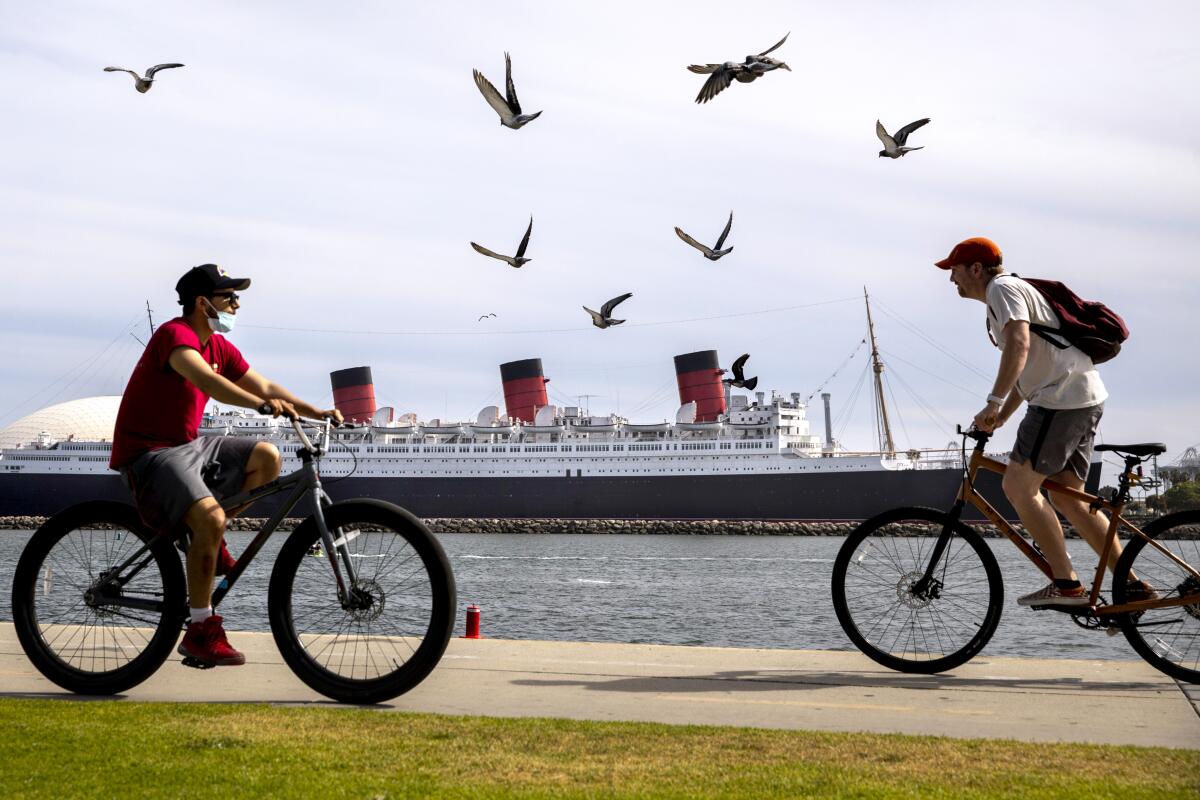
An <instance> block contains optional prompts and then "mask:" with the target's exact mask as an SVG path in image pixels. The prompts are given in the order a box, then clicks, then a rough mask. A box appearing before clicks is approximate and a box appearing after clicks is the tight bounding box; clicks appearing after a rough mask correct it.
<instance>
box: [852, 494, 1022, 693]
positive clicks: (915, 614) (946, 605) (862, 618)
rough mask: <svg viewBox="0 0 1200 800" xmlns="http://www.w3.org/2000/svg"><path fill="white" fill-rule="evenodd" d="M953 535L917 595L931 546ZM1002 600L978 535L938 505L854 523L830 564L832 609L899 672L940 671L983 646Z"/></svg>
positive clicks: (992, 562)
mask: <svg viewBox="0 0 1200 800" xmlns="http://www.w3.org/2000/svg"><path fill="white" fill-rule="evenodd" d="M946 525H949V526H950V528H951V530H952V532H953V535H952V536H951V538H950V541H949V542H948V543H947V545H946V549H945V551H944V552H943V553H942V557H941V559H940V561H939V563H937V564H936V565H934V570H933V581H932V582H931V584H930V586H929V587H928V588H927V589H926V590H925V591H924V592H922V593H920V594H917V593H915V592H914V591H913V587H914V585H915V584H916V583H917V582H918V581H919V580H920V579H921V577H922V576H923V575H924V574H925V572H926V569H927V568H928V566H929V561H930V559H931V558H932V554H933V549H934V544H935V543H936V542H937V539H938V536H939V535H940V534H941V532H942V528H943V527H944V526H946ZM1003 603H1004V583H1003V580H1002V578H1001V577H1000V568H999V566H997V564H996V558H995V556H993V555H992V551H991V550H989V549H988V546H987V545H986V544H985V543H984V541H983V539H982V538H981V537H980V536H979V534H978V533H977V532H976V531H975V530H974V529H972V528H971V527H969V526H968V525H966V524H964V523H963V522H961V521H958V520H951V519H950V517H949V515H947V514H946V513H945V512H944V511H938V510H937V509H932V508H897V509H894V510H892V511H886V512H884V513H883V514H880V515H878V516H876V517H873V518H871V519H869V520H867V521H866V522H864V523H862V524H861V525H859V526H858V527H857V528H855V529H854V531H853V532H852V533H851V534H850V535H849V537H847V539H846V542H845V544H843V545H842V548H841V550H840V551H838V557H837V560H836V561H835V562H834V565H833V607H834V610H835V611H836V612H837V618H838V622H840V623H841V625H842V630H844V631H845V632H846V635H847V636H849V637H850V640H851V641H852V642H854V644H855V645H856V646H857V647H858V649H859V650H861V651H862V652H863V654H864V655H866V656H868V657H869V658H871V659H872V660H874V661H876V662H878V663H880V664H882V665H883V666H885V667H888V668H889V669H894V670H899V671H901V672H921V673H931V672H943V671H945V670H948V669H953V668H954V667H957V666H959V665H961V664H964V663H966V662H967V661H968V660H970V659H971V658H972V657H973V656H974V655H975V654H976V653H978V652H979V651H980V650H982V649H983V646H984V645H985V644H987V642H988V640H989V639H991V638H992V634H993V633H995V631H996V626H997V625H998V624H999V623H1000V611H1001V607H1002V605H1003Z"/></svg>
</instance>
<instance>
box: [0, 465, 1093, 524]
mask: <svg viewBox="0 0 1200 800" xmlns="http://www.w3.org/2000/svg"><path fill="white" fill-rule="evenodd" d="M1099 477H1100V465H1099V463H1095V464H1093V465H1092V469H1091V473H1090V474H1089V476H1088V478H1089V479H1088V489H1089V490H1090V491H1095V487H1096V486H1097V484H1098V482H1099ZM961 480H962V471H961V470H958V469H923V470H871V471H853V472H841V473H838V472H830V473H828V474H822V473H816V474H814V473H807V474H788V473H784V474H774V475H771V474H768V475H763V474H743V475H691V476H683V475H680V476H653V477H650V476H646V477H639V476H591V477H578V478H568V477H554V478H549V477H545V478H386V477H358V476H352V477H350V478H347V479H345V480H337V479H330V480H329V481H328V482H327V484H326V490H327V491H328V492H329V494H330V495H331V496H332V497H333V498H334V499H335V500H346V499H350V498H355V497H372V498H376V499H380V500H387V501H389V502H392V503H396V504H397V505H400V506H403V507H404V508H407V509H408V510H409V511H411V512H412V513H414V514H416V515H417V516H419V517H426V518H429V517H459V518H517V519H523V518H532V519H539V518H540V519H709V520H711V519H728V520H861V519H866V518H868V517H871V516H874V515H875V514H877V513H879V512H881V511H885V510H887V509H889V508H894V507H896V506H932V507H934V508H949V507H950V505H951V504H952V503H953V501H954V497H955V494H956V492H957V490H958V487H959V484H960V482H961ZM976 483H977V485H978V487H979V488H980V491H981V492H982V493H983V495H984V496H985V497H987V498H988V500H989V501H990V502H991V503H992V504H993V505H994V506H995V507H996V509H997V511H999V512H1000V513H1001V514H1002V515H1004V516H1005V517H1007V518H1009V519H1012V518H1015V516H1016V515H1015V514H1014V512H1013V510H1012V508H1011V506H1009V504H1008V502H1007V501H1006V500H1005V499H1004V495H1003V493H1002V492H1001V490H1000V476H999V475H996V474H994V473H987V472H981V473H980V474H979V479H978V480H977V482H976ZM101 499H103V500H119V501H124V502H128V501H129V500H130V495H129V491H128V490H127V489H126V488H125V486H124V484H122V482H121V480H120V478H119V477H118V476H117V475H116V474H103V475H46V474H41V475H37V474H32V475H4V476H2V477H0V516H26V515H28V516H49V515H52V514H55V513H57V512H59V511H61V510H63V509H64V508H66V507H68V506H71V505H74V504H75V503H80V502H83V501H85V500H101ZM281 499H282V496H279V497H275V498H268V499H266V500H263V501H261V502H260V503H259V504H258V505H257V506H256V507H255V508H253V509H251V510H250V511H249V512H248V515H249V516H263V515H265V514H267V513H268V512H270V511H271V510H273V509H274V508H276V507H277V503H278V502H279V501H280V500H281ZM294 513H295V514H296V515H297V516H304V515H306V514H307V509H304V508H302V509H299V510H297V511H296V512H294ZM963 516H964V518H965V519H979V518H980V516H979V514H978V512H976V511H975V509H974V508H972V507H969V506H968V508H967V509H966V510H965V511H964V514H963Z"/></svg>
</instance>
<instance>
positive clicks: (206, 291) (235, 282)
mask: <svg viewBox="0 0 1200 800" xmlns="http://www.w3.org/2000/svg"><path fill="white" fill-rule="evenodd" d="M249 288H250V279H249V278H231V277H229V276H228V275H226V274H225V270H223V269H221V268H220V267H218V266H217V265H216V264H201V265H200V266H198V267H192V268H191V269H189V270H188V271H187V272H186V273H184V276H183V277H182V278H180V279H179V283H177V284H175V291H176V292H178V293H179V304H180V305H185V304H186V303H187V301H189V300H191V299H192V298H193V297H208V296H209V295H211V294H212V293H213V292H219V291H222V290H224V289H233V290H234V291H238V292H240V291H242V290H244V289H249Z"/></svg>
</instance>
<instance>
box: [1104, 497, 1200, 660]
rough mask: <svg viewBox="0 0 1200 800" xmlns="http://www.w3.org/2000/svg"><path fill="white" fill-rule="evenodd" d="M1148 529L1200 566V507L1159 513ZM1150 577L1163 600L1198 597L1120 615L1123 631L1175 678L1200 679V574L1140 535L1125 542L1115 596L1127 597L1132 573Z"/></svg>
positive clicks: (1162, 543)
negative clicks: (1189, 601) (1166, 513)
mask: <svg viewBox="0 0 1200 800" xmlns="http://www.w3.org/2000/svg"><path fill="white" fill-rule="evenodd" d="M1143 533H1145V534H1146V536H1147V537H1149V538H1150V539H1153V540H1154V541H1155V542H1156V543H1157V544H1159V545H1160V546H1162V547H1164V548H1166V549H1167V550H1168V551H1169V552H1170V553H1171V554H1172V555H1174V556H1175V557H1176V558H1179V559H1180V560H1182V561H1184V562H1185V563H1187V564H1190V565H1191V566H1192V567H1193V569H1200V511H1182V512H1179V513H1178V514H1170V515H1168V516H1165V517H1161V518H1160V519H1156V520H1154V521H1153V522H1151V523H1150V524H1149V525H1147V526H1146V528H1145V530H1144V531H1143ZM1133 576H1136V577H1137V578H1138V579H1139V580H1143V581H1146V582H1147V583H1149V584H1150V585H1151V586H1152V587H1154V590H1155V592H1156V593H1157V594H1158V598H1159V599H1162V600H1170V599H1174V598H1180V597H1188V598H1194V599H1195V602H1193V603H1189V604H1187V605H1182V606H1170V607H1167V608H1152V609H1149V610H1148V611H1143V612H1139V613H1134V614H1125V615H1122V616H1121V617H1119V618H1118V623H1119V624H1120V626H1121V632H1122V633H1124V634H1125V638H1126V639H1128V640H1129V644H1130V645H1131V646H1132V647H1133V649H1134V650H1135V651H1137V654H1138V655H1140V656H1141V657H1142V658H1144V659H1146V661H1147V663H1149V664H1150V665H1151V666H1152V667H1154V668H1155V669H1158V670H1161V671H1162V672H1165V673H1166V674H1168V675H1170V676H1171V677H1172V678H1176V679H1178V680H1181V681H1187V682H1189V683H1200V579H1197V578H1196V576H1195V575H1192V574H1191V573H1190V572H1188V571H1187V570H1186V569H1184V568H1183V567H1181V566H1179V565H1178V564H1176V563H1175V562H1174V561H1172V560H1171V559H1169V558H1167V556H1166V555H1165V554H1164V553H1163V552H1161V551H1160V550H1159V549H1158V548H1157V547H1155V546H1154V545H1152V544H1150V543H1149V542H1147V541H1146V540H1145V539H1143V538H1141V537H1140V536H1135V537H1134V538H1133V539H1132V540H1130V541H1129V543H1128V544H1126V545H1125V552H1123V553H1122V554H1121V558H1120V559H1119V560H1118V561H1117V566H1116V568H1115V569H1114V570H1113V602H1114V603H1117V604H1121V603H1127V602H1130V601H1132V600H1134V599H1139V600H1140V599H1144V598H1143V597H1141V596H1139V597H1136V598H1134V597H1131V596H1130V592H1129V587H1128V583H1129V580H1130V578H1131V577H1133Z"/></svg>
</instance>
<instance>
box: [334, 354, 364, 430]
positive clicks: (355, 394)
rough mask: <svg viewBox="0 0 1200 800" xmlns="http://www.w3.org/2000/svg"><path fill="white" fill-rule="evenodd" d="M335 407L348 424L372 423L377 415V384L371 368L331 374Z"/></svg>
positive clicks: (351, 369) (339, 371)
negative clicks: (372, 377)
mask: <svg viewBox="0 0 1200 800" xmlns="http://www.w3.org/2000/svg"><path fill="white" fill-rule="evenodd" d="M329 382H330V383H331V384H333V406H334V408H336V409H337V410H338V411H340V412H342V416H343V417H345V418H346V420H347V421H348V422H370V421H371V417H372V416H373V415H374V414H375V382H374V381H373V380H372V379H371V368H370V367H351V368H350V369H339V370H338V371H336V372H331V373H329Z"/></svg>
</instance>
